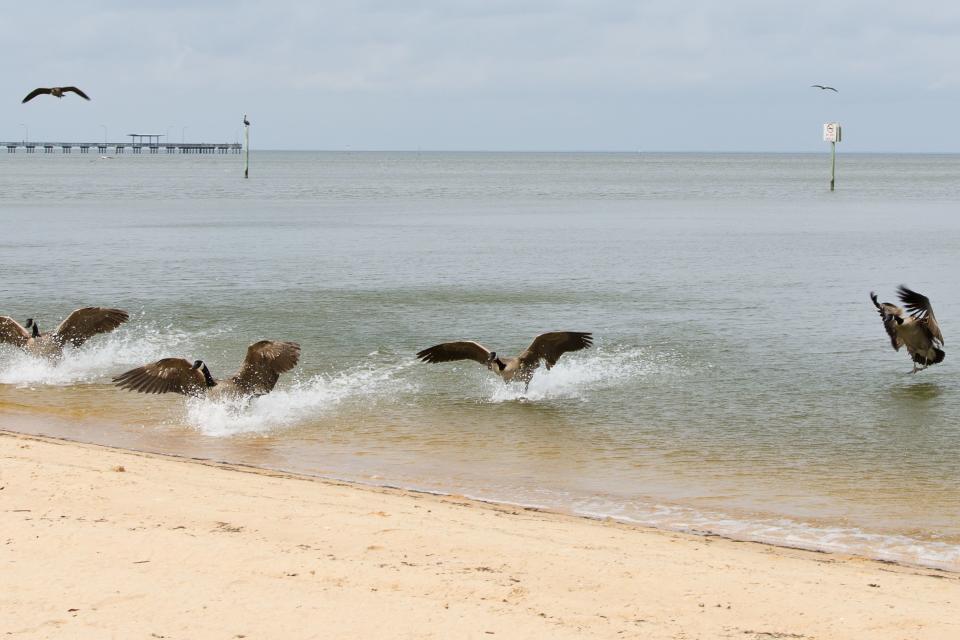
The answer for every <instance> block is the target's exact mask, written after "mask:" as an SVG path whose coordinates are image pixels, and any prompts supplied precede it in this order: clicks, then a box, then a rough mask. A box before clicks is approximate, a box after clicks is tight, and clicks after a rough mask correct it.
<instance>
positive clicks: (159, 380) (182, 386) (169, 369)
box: [113, 358, 207, 396]
mask: <svg viewBox="0 0 960 640" xmlns="http://www.w3.org/2000/svg"><path fill="white" fill-rule="evenodd" d="M113 381H114V383H115V384H116V385H117V386H118V387H120V388H121V389H127V390H128V391H138V392H140V393H170V392H173V393H182V394H183V395H185V396H198V395H200V394H201V393H202V392H203V390H204V389H205V388H206V386H207V382H206V379H205V378H204V377H203V372H202V371H200V370H199V369H194V368H193V365H192V364H191V363H190V362H188V361H186V360H184V359H183V358H164V359H163V360H157V361H156V362H151V363H150V364H145V365H143V366H142V367H137V368H136V369H131V370H130V371H127V372H126V373H121V374H120V375H119V376H117V377H116V378H114V379H113Z"/></svg>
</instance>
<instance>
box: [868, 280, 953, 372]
mask: <svg viewBox="0 0 960 640" xmlns="http://www.w3.org/2000/svg"><path fill="white" fill-rule="evenodd" d="M897 293H899V294H900V301H901V302H903V304H904V306H905V307H906V308H907V311H909V312H910V315H905V313H904V311H903V309H901V308H900V307H898V306H897V305H895V304H892V303H890V302H883V303H881V302H878V301H877V294H875V293H874V292H872V291H871V292H870V299H871V300H873V304H874V306H875V307H877V311H878V312H879V313H880V318H881V319H882V320H883V328H884V329H886V330H887V335H888V336H890V344H891V346H893V348H894V350H896V351H900V347H903V346H906V347H907V352H908V353H909V354H910V357H911V358H913V362H914V363H915V364H914V365H913V371H911V372H910V373H916V372H917V371H922V370H923V369H926V368H927V367H929V366H930V365H931V364H937V363H938V362H943V358H944V356H945V355H946V354H944V352H943V349H940V348H939V347H942V346H943V334H942V333H940V325H938V324H937V318H936V317H935V316H934V315H933V307H932V306H931V305H930V299H929V298H927V296H925V295H923V294H920V293H917V292H916V291H911V290H910V289H908V288H906V287H905V286H903V285H900V288H899V289H898V290H897ZM917 365H923V366H922V367H918V366H917Z"/></svg>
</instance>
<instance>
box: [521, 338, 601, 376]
mask: <svg viewBox="0 0 960 640" xmlns="http://www.w3.org/2000/svg"><path fill="white" fill-rule="evenodd" d="M592 344H593V334H590V333H584V332H582V331H552V332H550V333H541V334H540V335H539V336H537V337H536V338H534V339H533V342H531V343H530V346H529V347H527V350H526V351H524V352H523V353H521V354H520V357H519V360H520V361H521V362H523V363H524V364H527V365H532V364H536V363H538V362H539V361H540V359H541V358H543V359H544V360H546V361H547V369H549V368H550V367H552V366H553V365H555V364H557V360H559V359H560V356H562V355H563V354H565V353H566V352H567V351H580V349H586V348H587V347H589V346H591V345H592Z"/></svg>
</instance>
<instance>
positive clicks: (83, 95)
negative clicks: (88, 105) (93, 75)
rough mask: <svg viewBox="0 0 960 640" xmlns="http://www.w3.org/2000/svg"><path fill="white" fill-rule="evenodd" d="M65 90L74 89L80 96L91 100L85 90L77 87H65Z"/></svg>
mask: <svg viewBox="0 0 960 640" xmlns="http://www.w3.org/2000/svg"><path fill="white" fill-rule="evenodd" d="M63 91H73V92H74V93H75V94H77V95H78V96H80V97H81V98H83V99H84V100H89V99H90V96H88V95H87V94H85V93H84V92H83V91H80V89H78V88H76V87H63Z"/></svg>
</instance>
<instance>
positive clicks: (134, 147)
mask: <svg viewBox="0 0 960 640" xmlns="http://www.w3.org/2000/svg"><path fill="white" fill-rule="evenodd" d="M0 147H6V148H7V153H16V152H17V149H23V150H24V151H26V152H27V153H53V152H54V151H56V150H59V151H60V152H61V153H73V150H74V149H79V150H80V153H90V149H96V150H97V153H99V154H100V155H104V154H106V153H107V152H108V151H112V152H113V153H115V154H121V153H127V152H129V153H160V152H161V151H163V152H164V153H204V154H208V153H219V154H222V153H240V151H242V150H243V145H242V144H240V143H237V142H217V143H210V142H178V143H173V142H161V143H158V144H132V143H130V142H0Z"/></svg>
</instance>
